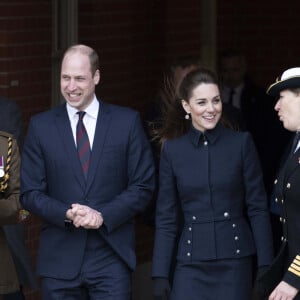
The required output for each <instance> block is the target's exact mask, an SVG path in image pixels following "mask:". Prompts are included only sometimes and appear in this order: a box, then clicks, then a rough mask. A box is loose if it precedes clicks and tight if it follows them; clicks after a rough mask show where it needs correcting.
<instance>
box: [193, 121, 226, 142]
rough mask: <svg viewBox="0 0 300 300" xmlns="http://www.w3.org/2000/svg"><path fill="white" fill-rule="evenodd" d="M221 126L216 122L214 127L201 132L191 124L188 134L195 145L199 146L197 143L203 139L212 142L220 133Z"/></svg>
mask: <svg viewBox="0 0 300 300" xmlns="http://www.w3.org/2000/svg"><path fill="white" fill-rule="evenodd" d="M222 128H223V127H222V125H220V123H218V124H217V126H216V127H215V128H214V129H211V130H206V131H205V132H201V131H199V130H197V129H196V128H195V127H194V126H193V125H191V127H190V130H189V131H188V136H189V139H190V140H191V142H192V143H193V144H194V145H195V146H199V144H201V143H202V142H203V140H206V141H208V143H209V144H214V143H215V141H216V140H217V138H218V137H219V135H220V134H221V131H222Z"/></svg>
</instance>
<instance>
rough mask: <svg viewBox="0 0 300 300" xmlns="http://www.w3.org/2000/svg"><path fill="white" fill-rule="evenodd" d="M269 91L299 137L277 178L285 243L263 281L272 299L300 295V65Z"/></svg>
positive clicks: (282, 117)
mask: <svg viewBox="0 0 300 300" xmlns="http://www.w3.org/2000/svg"><path fill="white" fill-rule="evenodd" d="M267 93H268V94H269V95H271V96H277V97H279V99H278V101H277V103H276V105H275V110H276V111H277V112H278V116H279V119H280V121H281V122H282V123H283V126H284V128H285V129H287V130H289V131H291V132H295V138H294V143H293V147H292V149H291V153H290V155H289V156H287V158H286V161H285V163H284V164H283V165H282V167H281V169H280V172H279V174H278V177H277V178H276V180H275V182H274V184H275V189H274V193H275V201H276V203H277V204H279V205H280V208H281V209H280V211H281V216H280V221H281V223H282V228H283V230H282V232H283V234H282V237H281V240H282V245H281V249H280V250H279V254H278V255H277V257H276V258H275V259H274V262H273V263H272V265H271V266H270V267H269V269H268V270H267V271H266V272H265V273H264V274H263V275H262V276H261V279H260V281H261V282H262V283H263V284H264V286H265V288H266V291H268V293H270V295H269V298H268V299H269V300H277V299H300V293H299V289H300V222H299V220H300V219H299V216H300V185H299V182H300V150H299V146H300V145H299V143H298V140H299V135H300V134H299V133H300V67H299V68H291V69H288V70H286V71H284V72H283V74H282V75H281V77H280V78H279V79H277V81H276V82H275V83H273V84H272V85H270V87H269V88H268V90H267ZM268 293H267V294H268Z"/></svg>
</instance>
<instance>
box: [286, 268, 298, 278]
mask: <svg viewBox="0 0 300 300" xmlns="http://www.w3.org/2000/svg"><path fill="white" fill-rule="evenodd" d="M288 271H290V272H291V273H293V274H295V275H297V276H298V277H300V272H299V271H296V270H295V269H294V268H292V267H289V268H288Z"/></svg>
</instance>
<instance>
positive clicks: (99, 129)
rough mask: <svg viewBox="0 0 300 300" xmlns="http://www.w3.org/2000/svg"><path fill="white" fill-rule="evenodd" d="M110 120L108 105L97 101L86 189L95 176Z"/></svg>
mask: <svg viewBox="0 0 300 300" xmlns="http://www.w3.org/2000/svg"><path fill="white" fill-rule="evenodd" d="M110 120H111V114H110V111H109V109H108V107H107V106H106V105H105V104H104V103H103V102H101V101H99V113H98V118H97V124H96V130H95V137H94V143H93V149H92V155H91V161H90V166H89V171H88V177H87V191H88V190H89V189H90V187H91V185H92V183H93V180H94V178H95V174H96V171H97V168H98V164H99V160H100V157H101V153H102V151H103V146H104V142H105V138H106V134H107V131H108V128H109V124H110Z"/></svg>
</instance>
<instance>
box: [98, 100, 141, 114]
mask: <svg viewBox="0 0 300 300" xmlns="http://www.w3.org/2000/svg"><path fill="white" fill-rule="evenodd" d="M100 109H102V110H103V112H111V113H114V114H120V115H127V116H136V115H138V114H139V112H138V111H136V110H134V109H132V108H130V107H126V106H121V105H115V104H111V103H106V102H102V101H101V102H100Z"/></svg>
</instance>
